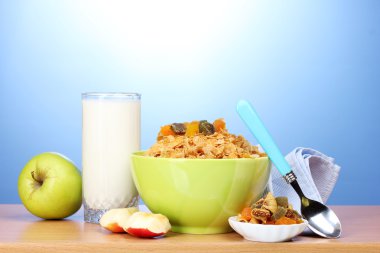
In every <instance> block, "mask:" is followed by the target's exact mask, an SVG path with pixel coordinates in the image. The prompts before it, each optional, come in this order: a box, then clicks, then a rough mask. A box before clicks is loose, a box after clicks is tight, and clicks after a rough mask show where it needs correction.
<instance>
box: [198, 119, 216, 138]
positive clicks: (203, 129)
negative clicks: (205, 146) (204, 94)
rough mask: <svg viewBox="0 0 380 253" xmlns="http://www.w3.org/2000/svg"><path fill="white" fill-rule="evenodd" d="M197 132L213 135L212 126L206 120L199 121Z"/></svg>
mask: <svg viewBox="0 0 380 253" xmlns="http://www.w3.org/2000/svg"><path fill="white" fill-rule="evenodd" d="M199 132H200V133H202V134H204V135H211V134H213V133H215V128H214V125H213V124H211V123H209V122H208V121H207V120H201V121H199Z"/></svg>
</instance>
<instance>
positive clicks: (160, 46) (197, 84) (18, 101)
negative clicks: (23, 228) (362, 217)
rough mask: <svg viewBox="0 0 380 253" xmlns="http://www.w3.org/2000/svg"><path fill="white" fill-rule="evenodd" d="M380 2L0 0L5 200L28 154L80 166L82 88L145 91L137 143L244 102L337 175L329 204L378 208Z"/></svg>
mask: <svg viewBox="0 0 380 253" xmlns="http://www.w3.org/2000/svg"><path fill="white" fill-rule="evenodd" d="M379 25H380V1H377V0H374V1H301V0H300V1H291V0H290V1H217V2H209V1H188V2H186V3H185V2H177V1H151V2H147V1H130V2H122V1H6V0H0V119H1V124H0V138H1V139H0V141H1V142H0V143H1V145H0V159H1V162H0V173H1V183H0V193H1V197H0V203H19V202H20V200H19V198H18V195H17V176H18V174H19V173H20V171H21V169H22V168H23V166H24V165H25V164H26V162H27V161H28V160H29V159H30V158H32V157H33V156H34V155H36V154H39V153H41V152H44V151H57V152H60V153H63V154H65V155H66V156H68V157H70V158H71V159H72V160H74V161H75V162H76V163H77V164H78V165H80V164H81V93H82V92H86V91H137V92H140V93H142V95H143V96H142V148H144V149H145V148H148V147H149V146H150V145H151V144H152V143H153V142H154V141H155V137H156V133H157V131H158V129H159V126H160V125H163V124H166V123H170V122H173V121H189V120H194V119H209V120H214V119H216V118H219V117H224V118H225V119H226V121H227V127H228V128H229V130H230V131H231V132H233V133H241V134H243V135H245V136H246V137H247V138H248V139H249V140H251V141H253V142H255V140H254V139H253V138H252V137H251V135H250V134H249V132H248V131H247V130H246V128H245V126H244V125H243V124H242V122H241V121H240V120H239V118H238V116H237V114H236V112H235V105H236V102H237V101H238V100H239V99H240V98H246V99H248V100H250V101H251V102H252V103H253V104H254V105H255V107H256V110H257V111H258V112H259V114H260V115H261V118H262V119H263V120H264V122H265V124H266V125H267V127H268V129H269V130H270V132H271V133H272V135H273V137H274V139H275V140H276V141H277V142H278V145H279V146H280V148H281V150H282V151H283V152H284V153H288V152H289V151H291V150H292V149H293V148H295V147H297V146H305V147H312V148H315V149H317V150H320V151H321V152H323V153H325V154H327V155H329V156H332V157H335V158H336V162H337V163H338V164H339V165H341V167H342V169H341V174H340V178H339V181H338V183H337V185H336V188H335V190H334V192H333V194H332V196H331V198H330V200H329V204H377V205H378V204H380V191H379V190H377V188H376V187H377V186H378V182H379V178H380V172H379V171H380V168H379V167H380V166H379V162H378V157H379V151H378V150H379V142H380V134H379V130H380V120H379V116H380V114H379V111H378V110H379V108H380V99H379V95H380V92H379V84H380V26H379Z"/></svg>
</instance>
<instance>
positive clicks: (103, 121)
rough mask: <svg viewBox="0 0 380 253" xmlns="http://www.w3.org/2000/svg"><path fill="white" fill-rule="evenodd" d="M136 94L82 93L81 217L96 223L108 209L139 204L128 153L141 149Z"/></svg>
mask: <svg viewBox="0 0 380 253" xmlns="http://www.w3.org/2000/svg"><path fill="white" fill-rule="evenodd" d="M140 98H141V95H140V94H138V93H83V94H82V108H83V128H82V131H83V132H82V136H83V140H82V141H83V142H82V165H83V205H84V220H85V221H86V222H91V223H99V219H100V218H101V216H102V215H103V213H105V212H106V211H107V210H109V209H111V208H123V207H131V206H137V205H138V193H137V190H136V188H135V185H134V183H133V179H132V175H131V171H130V166H131V165H130V155H131V153H132V152H134V151H137V150H139V149H140V108H141V104H140Z"/></svg>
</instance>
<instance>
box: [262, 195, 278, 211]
mask: <svg viewBox="0 0 380 253" xmlns="http://www.w3.org/2000/svg"><path fill="white" fill-rule="evenodd" d="M262 208H265V209H267V210H269V211H270V212H271V213H275V212H276V210H277V202H276V199H275V198H274V196H273V194H272V193H270V192H268V194H267V196H266V197H265V199H264V203H263V206H262Z"/></svg>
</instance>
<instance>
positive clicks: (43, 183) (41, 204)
mask: <svg viewBox="0 0 380 253" xmlns="http://www.w3.org/2000/svg"><path fill="white" fill-rule="evenodd" d="M18 194H19V196H20V198H21V201H22V203H23V204H24V206H25V207H26V209H28V210H29V212H31V213H32V214H34V215H36V216H38V217H41V218H43V219H63V218H65V217H68V216H70V215H72V214H74V213H75V212H76V211H78V209H79V208H80V207H81V204H82V178H81V175H80V172H79V170H78V169H77V167H75V165H74V164H73V162H71V161H70V160H69V159H68V158H66V157H64V156H63V155H61V154H58V153H50V152H49V153H42V154H39V155H37V156H35V157H33V158H32V159H31V160H30V161H29V162H28V163H27V164H26V165H25V167H24V169H23V170H22V171H21V174H20V176H19V178H18Z"/></svg>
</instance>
